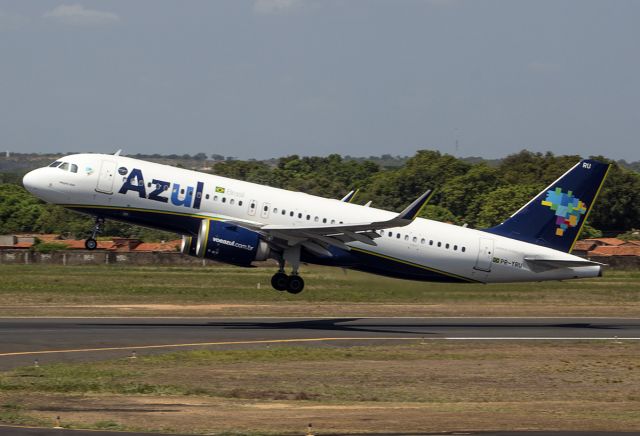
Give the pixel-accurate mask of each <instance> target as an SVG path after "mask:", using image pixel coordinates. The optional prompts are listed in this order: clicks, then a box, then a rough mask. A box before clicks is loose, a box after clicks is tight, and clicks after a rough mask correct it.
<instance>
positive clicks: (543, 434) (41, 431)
mask: <svg viewBox="0 0 640 436" xmlns="http://www.w3.org/2000/svg"><path fill="white" fill-rule="evenodd" d="M0 434H6V435H16V436H61V435H68V436H113V435H114V434H117V435H122V436H170V435H165V434H161V433H127V432H117V433H113V432H108V431H95V430H91V431H88V430H87V431H84V430H57V429H46V428H20V427H9V426H7V427H5V426H0ZM301 435H302V433H301ZM449 435H450V436H455V435H460V436H461V435H477V436H633V435H640V432H604V431H480V432H473V431H470V432H464V431H459V432H440V433H433V432H431V433H362V434H358V433H349V436H449ZM171 436H179V435H176V434H174V435H171ZM185 436H186V435H185ZM318 436H340V434H338V433H321V434H318Z"/></svg>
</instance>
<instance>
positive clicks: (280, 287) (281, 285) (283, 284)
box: [271, 272, 289, 291]
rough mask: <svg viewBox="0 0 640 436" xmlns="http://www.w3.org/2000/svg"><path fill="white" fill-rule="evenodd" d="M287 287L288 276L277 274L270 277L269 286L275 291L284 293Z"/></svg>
mask: <svg viewBox="0 0 640 436" xmlns="http://www.w3.org/2000/svg"><path fill="white" fill-rule="evenodd" d="M288 285H289V276H288V275H286V274H285V273H282V272H277V273H275V274H274V275H273V276H272V277H271V286H273V289H275V290H276V291H286V290H287V288H288Z"/></svg>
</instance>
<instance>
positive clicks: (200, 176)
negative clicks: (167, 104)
mask: <svg viewBox="0 0 640 436" xmlns="http://www.w3.org/2000/svg"><path fill="white" fill-rule="evenodd" d="M609 168H610V165H609V164H605V163H601V162H598V161H595V160H591V159H584V160H581V161H580V162H578V163H577V164H575V165H574V166H573V167H572V168H570V169H569V170H568V171H567V172H566V173H565V174H563V175H562V176H561V177H559V178H558V179H557V180H556V181H554V182H553V183H552V184H551V185H549V186H548V187H547V188H545V189H544V190H542V191H541V192H540V193H539V194H538V195H536V196H535V197H534V198H533V199H531V200H530V201H529V202H528V203H526V204H525V205H524V206H522V207H521V208H520V209H519V210H517V211H516V212H515V213H514V214H513V215H511V216H510V217H509V218H507V219H506V220H505V221H504V222H502V223H501V224H499V225H497V226H495V227H491V228H487V229H483V230H478V229H471V228H468V227H466V226H463V227H460V226H456V225H452V224H447V223H442V222H437V221H432V220H428V219H423V218H418V215H419V213H420V211H421V210H422V208H423V207H424V206H425V205H426V204H427V202H428V201H429V199H430V198H431V197H432V194H433V192H432V191H431V190H426V191H425V192H424V193H423V194H422V195H421V196H420V197H418V198H417V199H416V200H415V201H413V202H412V203H411V204H409V205H408V206H407V207H406V208H405V209H404V210H403V211H402V212H400V213H394V212H390V211H386V210H381V209H377V208H374V207H371V206H370V203H368V204H367V205H365V206H361V205H358V204H354V203H352V202H351V200H352V197H353V195H354V194H355V192H351V193H349V194H348V195H347V196H346V197H345V198H343V199H341V200H338V199H328V198H322V197H318V196H314V195H309V194H305V193H301V192H293V191H287V190H284V189H278V188H273V187H269V186H264V185H259V184H255V183H248V182H244V181H240V180H234V179H229V178H225V177H220V176H217V175H212V174H206V173H202V172H197V171H191V170H187V169H182V168H176V167H172V166H168V165H161V164H157V163H153V162H147V161H143V160H139V159H133V158H129V157H125V156H122V155H120V151H118V152H116V153H115V154H113V155H110V154H73V155H69V156H65V157H62V158H60V159H58V160H56V161H55V162H53V163H52V164H50V165H49V166H47V167H43V168H38V169H36V170H33V171H31V172H29V173H28V174H26V175H25V176H24V179H23V184H24V187H25V188H26V189H27V190H28V191H29V192H31V193H32V194H33V195H35V196H36V197H38V198H40V199H42V200H44V201H46V202H49V203H54V204H58V205H61V206H63V207H65V208H68V209H71V210H74V211H78V212H82V213H85V214H89V215H92V216H94V217H95V225H94V227H93V229H92V231H91V236H90V237H89V238H88V239H87V240H86V243H85V246H86V248H87V249H88V250H94V249H95V248H96V247H97V242H96V237H97V235H98V234H99V233H100V232H101V230H102V227H103V225H104V222H105V219H114V220H118V221H124V222H127V223H132V224H137V225H141V226H147V227H152V228H156V229H160V230H165V231H170V232H176V233H179V234H181V235H183V236H182V244H181V252H182V253H184V254H186V255H189V256H197V257H199V258H206V259H212V260H216V261H220V262H225V263H228V264H234V265H240V266H245V267H250V266H252V263H253V262H254V261H263V260H266V259H269V258H272V259H275V260H276V261H277V263H278V271H277V272H276V273H275V274H274V275H273V277H272V279H271V284H272V286H273V288H274V289H276V290H278V291H287V292H289V293H292V294H297V293H299V292H301V291H302V290H303V288H304V284H305V283H304V280H303V279H302V277H301V276H300V275H299V269H300V265H301V263H308V264H318V265H329V266H335V267H341V268H347V269H353V270H359V271H365V272H369V273H373V274H379V275H383V276H389V277H396V278H403V279H410V280H419V281H431V282H459V283H506V282H527V281H543V280H565V279H578V278H587V277H598V276H601V275H602V266H603V264H601V263H598V262H592V261H589V260H586V259H583V258H580V257H577V256H574V255H572V254H570V253H571V250H572V249H573V246H574V245H575V242H576V240H577V238H578V235H579V234H580V231H581V229H582V227H583V225H584V223H585V221H586V219H587V217H588V215H589V212H590V211H591V209H592V208H593V204H594V202H595V200H596V197H597V196H598V193H599V192H600V189H601V188H602V185H603V183H604V180H605V178H606V175H607V173H608V171H609ZM287 264H288V265H289V266H290V267H291V273H290V274H287V273H286V272H285V266H286V265H287Z"/></svg>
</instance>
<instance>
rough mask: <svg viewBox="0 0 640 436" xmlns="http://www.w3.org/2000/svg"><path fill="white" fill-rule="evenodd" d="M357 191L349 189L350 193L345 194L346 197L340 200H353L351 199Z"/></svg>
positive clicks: (346, 201) (345, 201) (347, 201)
mask: <svg viewBox="0 0 640 436" xmlns="http://www.w3.org/2000/svg"><path fill="white" fill-rule="evenodd" d="M355 193H356V191H349V193H348V194H347V195H345V196H344V197H342V200H340V201H341V202H343V203H349V202H351V199H352V198H353V196H354V195H355Z"/></svg>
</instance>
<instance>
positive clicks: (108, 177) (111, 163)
mask: <svg viewBox="0 0 640 436" xmlns="http://www.w3.org/2000/svg"><path fill="white" fill-rule="evenodd" d="M115 178H116V161H115V160H103V161H102V162H101V163H100V172H99V173H98V185H97V186H96V191H98V192H102V193H103V194H113V182H114V180H115Z"/></svg>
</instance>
